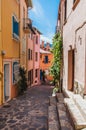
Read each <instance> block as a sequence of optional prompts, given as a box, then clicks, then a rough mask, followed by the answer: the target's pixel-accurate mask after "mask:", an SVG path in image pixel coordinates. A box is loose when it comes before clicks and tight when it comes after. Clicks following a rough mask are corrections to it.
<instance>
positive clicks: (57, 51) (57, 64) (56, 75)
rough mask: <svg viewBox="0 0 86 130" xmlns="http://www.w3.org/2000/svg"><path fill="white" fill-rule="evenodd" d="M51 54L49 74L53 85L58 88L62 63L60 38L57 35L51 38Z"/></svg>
mask: <svg viewBox="0 0 86 130" xmlns="http://www.w3.org/2000/svg"><path fill="white" fill-rule="evenodd" d="M52 53H53V55H54V59H53V63H52V66H51V69H50V73H51V75H52V76H53V79H54V84H55V85H57V86H58V83H59V82H60V69H61V62H62V38H61V36H60V34H59V33H58V34H55V36H54V38H53V48H52Z"/></svg>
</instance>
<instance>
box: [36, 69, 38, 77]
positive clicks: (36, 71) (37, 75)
mask: <svg viewBox="0 0 86 130" xmlns="http://www.w3.org/2000/svg"><path fill="white" fill-rule="evenodd" d="M35 77H36V78H37V77H38V70H37V69H36V70H35Z"/></svg>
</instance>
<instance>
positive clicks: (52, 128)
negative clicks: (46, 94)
mask: <svg viewBox="0 0 86 130" xmlns="http://www.w3.org/2000/svg"><path fill="white" fill-rule="evenodd" d="M48 130H60V126H59V121H58V117H57V110H56V106H54V105H52V106H49V109H48Z"/></svg>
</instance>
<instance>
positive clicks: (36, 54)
mask: <svg viewBox="0 0 86 130" xmlns="http://www.w3.org/2000/svg"><path fill="white" fill-rule="evenodd" d="M35 61H38V53H37V52H36V53H35Z"/></svg>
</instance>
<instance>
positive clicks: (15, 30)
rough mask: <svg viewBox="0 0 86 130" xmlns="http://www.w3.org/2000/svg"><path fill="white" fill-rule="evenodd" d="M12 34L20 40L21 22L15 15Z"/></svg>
mask: <svg viewBox="0 0 86 130" xmlns="http://www.w3.org/2000/svg"><path fill="white" fill-rule="evenodd" d="M12 35H13V38H14V39H16V40H19V22H18V21H17V19H16V17H15V16H12Z"/></svg>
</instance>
